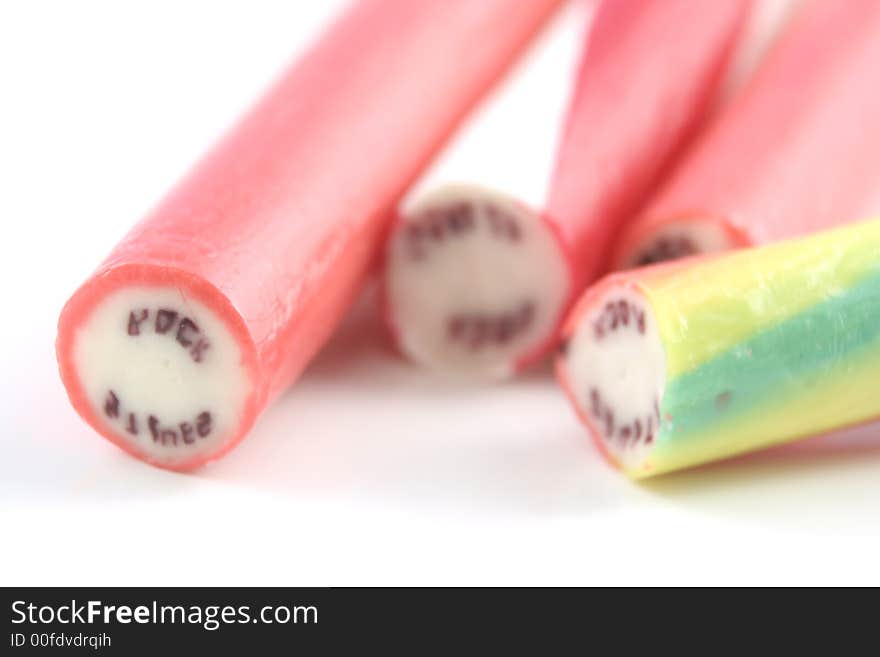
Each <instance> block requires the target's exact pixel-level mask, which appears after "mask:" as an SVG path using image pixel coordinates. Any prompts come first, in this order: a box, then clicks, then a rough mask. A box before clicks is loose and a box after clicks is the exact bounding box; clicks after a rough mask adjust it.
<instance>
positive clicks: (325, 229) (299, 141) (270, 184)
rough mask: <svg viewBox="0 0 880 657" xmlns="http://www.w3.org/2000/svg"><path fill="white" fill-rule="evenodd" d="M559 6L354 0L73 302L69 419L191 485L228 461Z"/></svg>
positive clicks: (62, 331)
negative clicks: (444, 150)
mask: <svg viewBox="0 0 880 657" xmlns="http://www.w3.org/2000/svg"><path fill="white" fill-rule="evenodd" d="M557 4H558V0H528V1H525V2H523V1H521V0H481V1H480V2H472V0H419V1H418V2H411V1H410V0H361V1H360V2H357V3H355V4H354V5H353V6H352V8H351V9H350V10H349V11H348V12H347V13H346V14H345V15H344V16H343V17H342V18H341V19H340V20H339V21H337V22H336V23H335V24H334V25H333V26H332V27H331V28H330V30H329V31H328V32H327V33H326V34H325V35H324V36H323V37H322V38H320V39H319V40H318V42H317V43H316V44H315V45H314V46H313V47H312V49H311V50H310V51H308V52H307V54H306V55H305V56H304V57H303V58H301V59H300V60H299V61H298V62H297V63H295V64H294V65H293V66H292V68H290V69H289V70H288V71H287V72H286V73H285V74H284V75H283V76H282V78H281V79H280V80H279V81H278V83H277V84H276V85H275V86H274V87H273V88H272V89H271V90H270V92H269V93H268V95H267V96H265V97H264V98H263V99H262V100H261V101H260V102H259V103H258V104H257V105H256V107H255V108H254V109H252V110H251V111H250V112H249V113H248V114H247V115H246V116H245V117H244V119H243V120H242V121H241V122H239V123H238V125H237V126H236V127H235V128H234V129H233V130H232V132H231V133H230V134H228V135H227V136H226V137H225V138H224V139H223V140H222V141H221V142H220V143H219V144H218V145H217V146H216V147H215V148H214V149H213V150H212V151H211V152H210V153H209V154H208V155H207V156H206V157H205V158H204V159H203V160H202V161H201V162H200V164H198V165H197V166H196V167H195V169H194V170H193V171H192V172H191V173H190V174H189V175H188V176H187V177H186V178H185V179H184V180H183V182H182V183H180V184H179V185H178V186H177V187H176V188H175V189H174V190H173V191H172V192H171V193H170V195H169V196H168V197H166V198H165V199H164V201H162V202H161V203H160V205H159V206H158V208H157V209H155V210H154V211H153V212H152V213H151V214H150V215H149V216H147V217H146V218H145V219H144V220H143V221H141V222H140V223H139V224H137V225H136V226H135V227H134V228H133V229H132V230H131V232H130V233H129V234H128V235H127V236H126V237H125V238H124V239H123V241H122V242H121V243H120V244H119V245H118V246H117V247H116V248H115V249H114V250H113V252H112V253H111V254H110V256H109V257H108V258H107V260H106V261H105V262H104V263H103V264H102V265H101V266H100V267H99V269H98V270H97V272H96V273H95V274H94V275H93V276H92V277H91V278H90V279H89V280H87V281H86V282H85V284H84V285H83V286H82V287H80V288H79V290H77V292H76V293H75V294H74V295H73V297H72V298H71V299H70V301H69V302H68V303H67V305H66V306H65V308H64V310H63V311H62V314H61V318H60V320H59V329H58V340H57V354H58V361H59V366H60V370H61V376H62V379H63V381H64V384H65V386H66V388H67V391H68V394H69V396H70V399H71V401H72V403H73V406H74V407H75V409H76V410H77V411H78V412H79V414H80V415H81V416H82V417H83V418H84V419H85V420H86V421H87V422H88V423H89V424H91V425H92V426H93V427H94V428H95V429H96V430H97V431H98V432H100V433H101V434H103V435H104V436H106V437H107V438H108V439H110V440H111V441H113V442H114V443H116V444H117V445H118V446H120V447H121V448H123V449H125V450H126V451H128V452H130V453H131V454H133V455H135V456H137V457H139V458H141V459H143V460H145V461H148V462H150V463H153V464H155V465H159V466H162V467H166V468H173V469H180V470H184V469H189V468H192V467H195V466H198V465H199V464H201V463H204V462H205V461H206V460H208V459H212V458H216V457H218V456H220V455H221V454H223V453H224V452H226V451H227V450H229V449H230V448H231V447H233V446H234V445H235V444H236V442H238V441H239V440H240V439H241V438H242V437H243V436H244V434H245V433H246V432H247V431H248V430H249V429H250V427H251V426H252V424H253V423H254V421H255V419H256V417H257V416H258V415H259V413H260V412H261V411H262V409H263V408H264V407H265V406H266V405H267V404H268V403H269V402H270V401H271V400H272V399H273V398H274V397H275V396H277V395H278V394H279V393H280V392H281V391H282V390H283V389H284V388H285V387H286V386H287V385H289V384H290V383H291V382H292V381H293V380H294V379H295V378H296V377H297V375H298V374H299V373H300V372H301V371H302V369H303V368H304V367H305V365H306V364H307V362H308V361H309V359H310V358H311V357H312V356H313V355H314V353H315V352H316V351H317V350H318V348H319V347H320V346H321V345H322V344H323V343H324V341H325V340H326V338H327V337H328V336H329V334H330V332H331V331H332V330H333V328H334V327H335V326H336V324H337V323H338V321H339V320H340V318H341V316H342V315H343V313H344V312H345V310H346V308H347V307H348V306H349V304H350V302H351V300H352V299H353V297H354V296H355V295H356V293H357V291H358V290H359V289H360V287H361V285H362V282H363V280H364V278H365V275H366V274H367V272H368V269H369V267H370V265H371V262H372V261H373V259H374V257H375V255H376V253H377V250H378V247H379V245H380V244H381V241H382V238H383V236H384V233H385V231H386V230H387V223H388V222H387V219H389V218H390V216H391V214H392V211H393V209H394V207H395V205H396V203H397V202H398V200H399V198H400V197H401V195H402V194H403V192H404V191H405V189H406V188H407V186H408V185H409V184H410V183H411V182H412V180H413V179H414V178H415V177H416V175H417V174H418V173H419V171H420V170H421V169H422V168H423V166H424V165H425V163H426V162H427V161H428V159H429V158H430V157H431V156H432V155H433V154H434V153H435V152H436V151H437V150H438V148H439V147H440V145H441V144H442V142H443V140H444V139H445V138H446V136H447V135H448V134H449V132H451V130H452V129H453V128H454V127H455V125H456V124H457V122H458V121H459V120H460V119H461V118H462V116H463V115H464V113H465V112H466V111H467V110H468V109H469V108H470V107H471V106H472V105H473V104H474V103H475V102H476V101H477V100H478V99H479V97H480V96H481V95H482V94H483V92H484V91H485V90H486V89H487V88H488V87H489V86H490V85H491V84H492V83H493V82H494V81H495V80H496V79H498V78H499V77H500V76H501V74H502V73H503V71H504V70H505V69H506V67H507V66H508V64H509V63H510V61H511V60H512V59H513V58H514V56H515V55H516V54H517V53H518V51H519V50H520V49H521V48H523V47H524V46H525V44H526V43H527V42H528V40H529V39H530V38H531V37H532V36H533V34H534V33H535V32H536V31H537V30H538V29H539V27H540V25H541V24H542V23H543V21H544V20H545V19H546V18H548V17H549V15H550V14H551V12H552V11H553V10H554V9H555V8H556V5H557Z"/></svg>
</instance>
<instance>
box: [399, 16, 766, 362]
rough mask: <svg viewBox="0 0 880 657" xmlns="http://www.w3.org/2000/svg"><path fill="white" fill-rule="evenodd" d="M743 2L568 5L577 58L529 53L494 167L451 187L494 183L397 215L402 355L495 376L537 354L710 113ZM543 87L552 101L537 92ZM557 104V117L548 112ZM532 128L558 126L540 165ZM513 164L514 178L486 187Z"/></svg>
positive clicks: (441, 195)
mask: <svg viewBox="0 0 880 657" xmlns="http://www.w3.org/2000/svg"><path fill="white" fill-rule="evenodd" d="M748 7H749V3H748V2H742V1H741V0H717V1H713V2H692V1H690V0H663V1H662V2H657V1H655V0H628V1H627V2H602V3H601V4H600V5H599V7H598V9H597V10H596V12H595V15H592V14H591V13H590V12H583V14H582V16H581V18H580V22H578V19H577V14H576V12H574V11H573V12H572V15H573V16H574V19H573V21H572V22H570V23H569V27H571V26H572V25H573V26H574V29H568V31H567V34H566V36H567V37H569V38H568V39H567V41H565V42H566V43H568V44H571V43H576V42H577V41H578V40H579V41H581V43H580V44H579V48H578V50H580V52H581V53H582V54H578V55H575V56H572V57H569V56H568V53H569V51H574V50H575V49H574V48H569V49H567V48H565V47H562V48H557V49H554V48H555V46H553V44H550V48H549V49H548V50H547V51H546V52H549V53H550V54H549V56H544V54H543V53H542V52H538V53H536V68H535V69H534V70H533V72H532V73H533V74H532V79H534V80H535V84H534V85H533V86H532V87H531V90H530V88H529V87H526V86H517V87H516V90H517V91H520V92H521V93H516V94H513V97H512V98H511V99H510V100H511V102H513V103H518V104H517V105H516V106H515V108H514V109H515V110H518V111H519V115H518V119H517V120H516V121H508V122H507V123H506V126H507V132H506V134H505V138H504V139H503V140H500V141H498V142H496V143H495V144H494V145H493V148H491V149H484V151H483V155H482V156H481V157H482V161H485V160H486V158H488V157H492V158H494V160H493V161H492V162H491V163H489V164H487V165H486V166H487V167H488V168H491V170H488V171H487V172H486V174H485V175H483V176H479V175H478V176H476V177H475V178H474V179H472V180H467V179H466V180H462V181H461V182H465V183H468V182H470V183H473V182H481V181H482V180H483V179H488V180H489V181H490V185H491V186H490V187H486V186H485V184H482V185H478V186H475V185H473V184H469V185H453V186H448V187H444V188H441V189H437V190H434V191H433V192H432V193H428V194H426V195H424V196H423V197H421V198H418V199H416V200H415V201H414V202H413V203H411V204H410V205H409V207H407V208H405V209H404V212H402V213H401V215H400V217H399V220H398V221H397V223H396V225H395V227H394V229H393V233H392V237H391V239H390V240H389V243H388V247H387V251H386V265H385V273H384V304H385V315H386V319H387V322H388V325H389V327H390V330H391V333H392V335H393V336H394V337H395V339H396V341H397V343H398V345H399V346H400V349H401V351H402V352H404V353H405V354H406V355H407V356H408V357H410V358H411V359H412V360H414V361H415V362H417V363H419V364H421V365H425V366H428V367H431V368H433V369H437V370H443V371H447V372H452V373H455V374H465V375H470V376H479V377H485V378H494V379H501V378H505V377H508V376H510V375H512V374H514V373H516V372H517V371H518V370H521V369H522V368H524V367H526V366H527V365H529V364H531V363H533V362H535V361H536V360H537V359H539V358H540V357H541V356H543V355H544V354H545V353H546V351H547V349H548V348H550V347H551V346H552V345H553V344H554V343H555V339H556V337H557V333H558V330H559V326H560V324H561V321H562V319H563V317H564V313H565V311H566V310H567V308H568V306H569V304H570V303H571V301H573V300H574V298H576V294H577V293H578V292H580V291H581V290H582V289H583V287H584V286H585V285H586V284H587V283H588V282H589V281H590V280H592V279H593V278H594V277H595V276H597V275H598V273H599V271H600V268H601V266H602V265H603V264H604V262H605V260H606V259H607V257H608V248H609V245H610V240H611V238H612V236H613V234H614V233H615V231H616V230H617V228H619V224H620V222H621V221H622V220H623V219H625V218H626V217H628V216H630V214H631V213H632V211H633V210H634V209H635V208H636V207H637V205H638V204H639V202H641V201H642V200H643V199H644V198H645V196H646V195H647V194H648V192H649V191H650V190H651V189H652V188H653V185H654V184H655V183H656V182H657V178H658V176H659V173H660V171H661V170H662V169H663V168H664V166H666V165H667V164H668V163H669V161H670V158H672V157H673V156H674V155H675V154H677V152H678V150H679V149H680V147H681V146H682V144H683V143H684V142H685V141H686V140H687V139H688V138H689V137H690V136H691V135H692V133H693V131H694V129H695V127H696V126H697V124H698V123H700V121H701V119H702V118H703V117H704V116H705V113H706V111H707V110H708V109H709V108H710V107H711V101H712V99H713V96H714V92H715V91H716V89H717V86H718V83H719V82H720V80H721V78H722V74H723V72H724V70H725V65H726V63H727V61H728V59H729V55H730V54H731V53H732V51H733V47H734V45H735V42H736V37H737V35H738V33H739V31H740V28H741V26H742V24H743V23H744V20H745V17H746V15H747V13H748ZM587 16H589V17H590V18H591V21H590V29H589V32H588V34H587V36H586V38H584V37H583V36H581V35H582V34H586V30H585V29H584V28H585V27H586V26H587V23H588V20H587ZM563 31H565V29H563ZM572 36H573V37H574V38H573V39H572V38H571V37H572ZM562 39H564V37H562V38H561V39H560V41H558V42H556V43H557V44H558V43H561V42H562ZM585 41H587V42H588V43H584V42H585ZM559 53H561V56H560V57H556V56H555V55H556V54H559ZM569 60H571V61H569ZM542 64H547V66H546V67H545V68H546V70H542V69H541V66H542ZM560 82H561V84H557V83H560ZM542 85H543V86H542ZM549 88H552V89H554V90H556V91H559V93H555V92H554V93H551V97H550V98H546V97H544V94H545V93H546V90H547V89H549ZM560 98H565V99H566V100H568V103H567V107H568V109H567V112H563V111H559V110H557V109H556V108H557V103H558V101H559V99H560ZM498 100H499V101H503V100H505V99H503V98H499V99H498ZM536 107H538V108H541V107H543V108H544V109H547V110H549V113H550V114H551V116H549V117H548V116H546V114H547V112H545V111H542V110H541V109H537V110H536V109H535V108H536ZM554 112H555V115H554ZM498 114H504V113H503V112H497V113H496V115H498ZM511 114H512V113H511ZM566 114H567V116H565V115H566ZM508 116H510V114H508ZM495 125H496V126H497V125H500V124H499V123H497V122H496V124H495ZM534 132H537V133H538V134H545V133H547V132H550V133H551V136H550V137H548V138H547V139H545V144H555V143H556V142H557V139H556V138H555V136H554V135H555V133H559V138H558V144H559V145H558V148H557V150H556V153H555V155H552V154H551V157H550V158H548V166H546V167H545V169H546V171H536V164H538V165H540V164H543V162H544V160H543V158H541V157H538V158H537V162H536V161H535V160H534V159H533V150H526V151H525V152H520V149H519V147H518V145H519V143H520V142H521V141H522V140H523V139H524V137H523V135H527V134H532V133H534ZM470 161H473V159H472V158H471V160H470ZM522 171H525V172H529V175H528V176H525V175H523V176H520V178H521V179H522V178H528V179H529V180H527V181H526V183H524V184H520V185H518V184H515V183H514V184H510V185H506V186H500V187H499V186H496V185H493V183H494V182H495V181H496V180H499V179H506V180H514V181H516V179H517V176H516V173H517V172H522ZM499 172H501V173H504V174H506V175H504V176H502V175H499ZM511 172H513V173H511ZM536 184H538V185H540V190H539V192H538V194H534V193H530V192H532V190H533V188H534V186H535V185H536Z"/></svg>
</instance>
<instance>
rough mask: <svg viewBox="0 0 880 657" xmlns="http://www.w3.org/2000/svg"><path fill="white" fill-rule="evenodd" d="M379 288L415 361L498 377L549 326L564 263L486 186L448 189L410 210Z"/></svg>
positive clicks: (533, 224) (564, 277) (527, 217)
mask: <svg viewBox="0 0 880 657" xmlns="http://www.w3.org/2000/svg"><path fill="white" fill-rule="evenodd" d="M388 249H389V250H388V259H387V269H386V274H385V275H386V282H385V283H386V291H387V294H388V303H389V312H390V313H391V319H392V322H393V323H394V325H395V328H396V330H397V333H398V338H399V342H400V345H401V347H402V349H403V351H404V352H406V354H407V355H408V356H409V357H410V358H412V359H413V360H414V361H416V362H417V363H419V364H421V365H424V366H427V367H430V368H432V369H435V370H441V371H445V372H449V373H454V374H462V375H467V376H478V377H483V378H490V379H500V378H505V377H507V376H510V375H511V374H512V373H513V371H514V368H515V365H516V362H517V360H518V359H519V358H521V357H522V356H524V355H526V354H528V353H529V352H530V351H531V350H534V349H536V348H538V347H539V346H540V345H541V344H542V343H543V342H544V341H545V340H547V339H548V337H549V336H550V334H551V332H552V331H553V330H554V328H555V326H556V324H557V322H558V320H559V316H560V313H561V312H562V306H563V303H564V302H565V298H566V295H567V293H568V284H569V283H568V272H567V268H566V261H565V258H564V256H563V254H562V253H561V252H560V248H559V246H558V243H557V241H556V239H555V238H554V236H553V235H552V234H551V232H550V231H549V230H548V228H547V227H546V225H545V224H544V222H543V221H542V220H541V218H540V217H539V216H538V215H537V214H535V213H533V212H531V211H530V210H528V209H527V208H525V207H524V206H522V205H520V204H518V203H516V202H514V201H513V200H511V199H510V198H508V197H506V196H504V195H501V194H497V193H494V192H491V191H489V190H486V189H483V188H479V187H473V186H463V185H450V186H446V187H444V188H442V189H440V190H437V191H436V192H434V193H433V194H430V195H427V196H425V197H424V198H422V199H421V201H420V202H418V203H416V204H415V205H414V206H413V207H412V208H411V209H409V210H408V211H407V212H406V214H405V216H404V218H403V220H402V221H401V222H400V224H399V225H398V227H397V230H396V232H395V234H394V235H393V236H392V239H391V241H390V244H389V247H388Z"/></svg>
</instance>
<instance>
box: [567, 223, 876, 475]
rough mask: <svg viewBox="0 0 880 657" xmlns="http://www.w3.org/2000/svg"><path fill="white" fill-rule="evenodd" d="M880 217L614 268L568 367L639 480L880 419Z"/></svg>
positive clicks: (574, 324)
mask: <svg viewBox="0 0 880 657" xmlns="http://www.w3.org/2000/svg"><path fill="white" fill-rule="evenodd" d="M878 306H880V221H874V222H868V223H859V224H852V225H850V226H847V227H844V228H839V229H837V230H835V231H828V232H824V233H819V234H816V235H813V236H810V237H806V238H800V239H798V240H793V241H784V242H780V243H778V244H774V245H769V246H765V247H761V248H753V249H744V250H739V251H735V252H731V253H727V254H720V255H718V254H716V255H705V256H698V257H695V258H687V259H684V260H679V261H675V262H669V263H663V264H659V265H655V266H652V267H644V268H640V269H633V270H630V271H625V272H619V273H617V274H612V275H611V276H608V277H606V278H604V279H602V280H601V281H600V282H599V283H597V284H596V285H595V286H593V287H591V288H589V289H588V290H587V292H586V293H585V294H584V296H583V297H582V298H581V300H580V301H579V302H578V304H577V306H576V307H575V310H574V311H573V313H572V315H571V317H570V318H569V319H568V320H567V322H566V327H565V329H564V331H563V335H564V342H563V349H562V350H561V353H560V355H559V357H558V360H557V374H558V376H559V379H560V381H561V383H562V385H563V387H564V388H565V391H566V393H567V394H568V396H569V398H570V400H571V402H572V403H573V404H574V407H575V409H576V411H577V414H578V415H579V416H580V418H581V419H582V421H583V422H584V424H585V425H586V426H587V428H588V430H589V432H590V434H591V435H592V436H593V438H594V439H595V441H596V443H597V444H598V446H599V448H600V449H601V450H602V452H603V453H604V454H605V455H606V456H607V457H608V458H609V460H611V461H612V462H613V463H614V464H616V465H618V466H619V467H621V468H622V469H623V470H624V471H625V472H627V473H628V474H629V475H631V476H633V477H648V476H651V475H656V474H660V473H663V472H669V471H671V470H677V469H680V468H686V467H690V466H694V465H699V464H701V463H706V462H709V461H714V460H717V459H722V458H726V457H729V456H733V455H735V454H740V453H744V452H748V451H752V450H757V449H760V448H763V447H768V446H770V445H776V444H781V443H786V442H789V441H793V440H797V439H799V438H803V437H807V436H812V435H816V434H820V433H825V432H829V431H832V430H836V429H840V428H843V427H848V426H850V425H856V424H860V423H863V422H867V421H869V420H875V419H878V418H880V396H878V395H877V386H876V381H877V380H878V378H880V313H878V312H877V308H878Z"/></svg>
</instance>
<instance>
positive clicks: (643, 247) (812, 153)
mask: <svg viewBox="0 0 880 657" xmlns="http://www.w3.org/2000/svg"><path fill="white" fill-rule="evenodd" d="M878 71H880V2H877V1H876V0H851V1H847V2H828V1H827V0H812V1H811V2H809V3H807V4H805V5H804V6H803V7H801V8H800V9H799V10H798V11H797V12H796V14H795V16H794V17H793V19H792V21H791V25H790V26H789V28H788V29H786V30H785V31H784V33H783V35H782V37H781V39H780V41H779V42H778V43H777V44H776V45H775V46H774V47H773V48H772V49H771V50H770V52H769V54H768V55H767V57H766V59H765V61H764V63H763V64H762V65H761V66H760V67H759V69H758V71H757V73H756V74H755V76H754V77H753V79H752V81H751V83H749V84H748V85H746V87H745V89H744V90H743V91H742V92H741V93H740V94H739V95H738V96H737V98H735V99H734V100H733V101H732V102H731V104H730V105H729V106H728V107H727V109H726V110H724V111H723V112H722V114H721V115H720V116H719V117H718V118H717V120H716V121H714V122H713V123H712V125H711V127H710V128H709V129H708V130H707V131H706V132H705V133H704V134H703V135H702V136H701V137H700V139H699V140H698V142H697V143H696V144H695V146H694V147H693V148H692V149H691V151H690V152H689V153H688V154H687V155H686V156H685V157H684V158H683V159H682V161H681V163H680V165H679V166H678V167H677V168H676V169H675V171H674V172H673V174H672V175H671V177H670V178H669V180H668V181H667V182H665V183H664V185H663V186H662V188H661V190H660V191H659V193H658V195H657V196H656V197H655V198H654V199H652V200H651V202H650V203H649V204H648V206H647V208H646V209H645V210H644V211H643V212H642V213H640V217H639V218H638V219H637V220H636V221H635V222H633V224H631V225H630V226H628V227H627V228H626V230H625V231H624V233H623V235H622V236H621V238H620V240H619V241H618V243H617V246H616V248H615V255H614V258H613V265H614V266H615V268H622V267H628V266H634V265H642V264H648V263H651V262H658V261H662V260H668V259H671V258H675V257H680V256H683V255H689V254H694V253H708V252H717V251H723V250H727V249H730V248H736V247H741V246H750V245H757V244H764V243H767V242H771V241H774V240H778V239H784V238H787V237H793V236H796V235H800V234H805V233H808V232H812V231H817V230H822V229H826V228H832V227H834V226H835V225H837V224H839V223H840V222H843V221H849V220H852V219H854V218H858V217H862V216H869V215H871V214H872V213H873V212H875V211H876V210H877V209H878V208H880V124H878V122H877V116H880V85H878V84H877V74H878Z"/></svg>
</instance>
